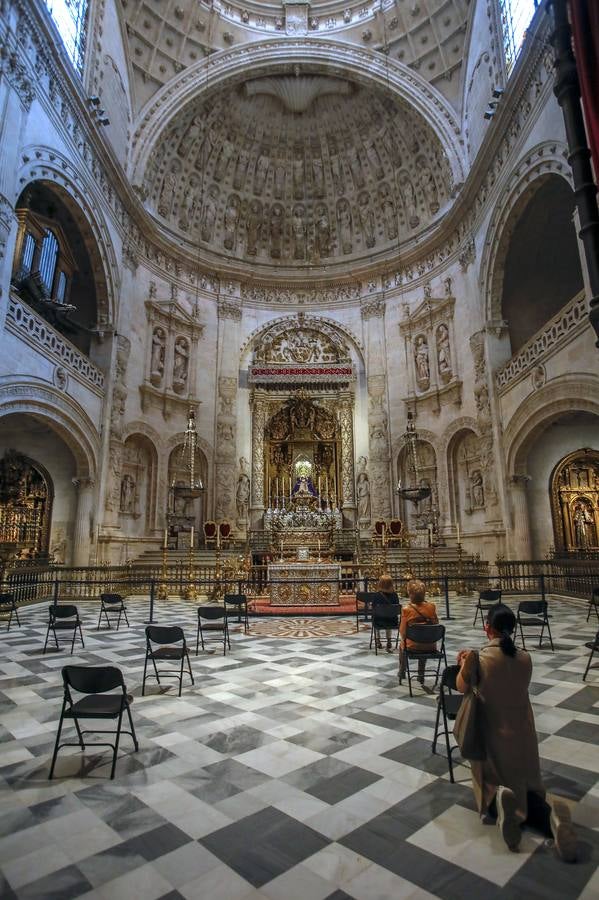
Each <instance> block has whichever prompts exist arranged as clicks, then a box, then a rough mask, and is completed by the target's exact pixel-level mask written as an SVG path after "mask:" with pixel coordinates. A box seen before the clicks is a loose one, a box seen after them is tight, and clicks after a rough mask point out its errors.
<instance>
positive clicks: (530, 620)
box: [516, 600, 554, 650]
mask: <svg viewBox="0 0 599 900" xmlns="http://www.w3.org/2000/svg"><path fill="white" fill-rule="evenodd" d="M547 609H548V603H547V601H546V600H522V601H521V602H520V603H519V604H518V611H517V613H516V629H518V628H520V637H521V639H522V649H523V650H526V644H525V642H524V629H525V628H540V629H541V632H540V634H539V636H538V637H539V650H540V649H541V647H542V645H543V634H544V633H545V629H547V634H548V635H549V643H550V644H551V649H552V650H553V649H554V647H553V638H552V637H551V628H550V627H549V614H548V612H547ZM533 637H537V635H533Z"/></svg>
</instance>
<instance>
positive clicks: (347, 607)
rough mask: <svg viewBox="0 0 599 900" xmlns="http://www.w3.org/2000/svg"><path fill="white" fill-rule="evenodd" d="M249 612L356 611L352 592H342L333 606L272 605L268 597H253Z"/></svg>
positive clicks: (313, 613) (344, 613) (324, 613)
mask: <svg viewBox="0 0 599 900" xmlns="http://www.w3.org/2000/svg"><path fill="white" fill-rule="evenodd" d="M248 607H249V611H250V613H254V615H258V616H260V615H262V616H347V615H352V614H355V612H356V598H355V595H354V594H342V595H341V596H340V597H339V603H338V604H337V605H335V606H330V605H329V606H273V605H271V602H270V597H268V596H266V595H262V596H260V597H254V598H253V599H252V600H250V601H249V603H248Z"/></svg>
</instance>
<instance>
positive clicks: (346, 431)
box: [338, 395, 356, 523]
mask: <svg viewBox="0 0 599 900" xmlns="http://www.w3.org/2000/svg"><path fill="white" fill-rule="evenodd" d="M338 416H339V428H340V431H341V486H340V487H341V490H339V489H338V494H339V497H340V499H341V501H342V502H343V512H344V514H345V515H346V516H347V518H348V519H349V520H350V521H351V522H352V523H353V522H354V521H355V518H356V486H355V475H354V403H353V397H352V396H351V395H345V396H344V395H341V396H340V397H339V410H338Z"/></svg>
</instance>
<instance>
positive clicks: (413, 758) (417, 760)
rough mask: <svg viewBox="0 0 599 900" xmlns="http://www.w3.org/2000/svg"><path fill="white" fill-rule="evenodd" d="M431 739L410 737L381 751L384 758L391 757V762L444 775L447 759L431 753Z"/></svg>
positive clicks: (432, 773)
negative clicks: (408, 739)
mask: <svg viewBox="0 0 599 900" xmlns="http://www.w3.org/2000/svg"><path fill="white" fill-rule="evenodd" d="M432 738H433V735H432V732H431V741H425V740H423V739H422V738H412V740H411V741H406V743H405V744H400V745H399V746H398V747H394V748H393V749H392V750H387V751H386V752H385V753H381V756H383V757H384V758H385V759H392V760H393V762H398V763H403V764H404V765H406V766H412V767H413V768H415V769H420V770H421V771H422V772H429V773H430V774H431V775H445V773H446V772H447V760H446V759H444V758H443V757H442V756H438V755H435V756H433V755H432V752H431V742H432Z"/></svg>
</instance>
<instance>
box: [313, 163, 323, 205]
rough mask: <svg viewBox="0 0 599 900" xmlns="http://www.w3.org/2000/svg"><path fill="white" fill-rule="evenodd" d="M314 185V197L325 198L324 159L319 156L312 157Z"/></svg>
mask: <svg viewBox="0 0 599 900" xmlns="http://www.w3.org/2000/svg"><path fill="white" fill-rule="evenodd" d="M312 184H313V185H314V195H315V196H316V197H324V171H323V165H322V157H321V156H319V155H315V156H313V157H312Z"/></svg>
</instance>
